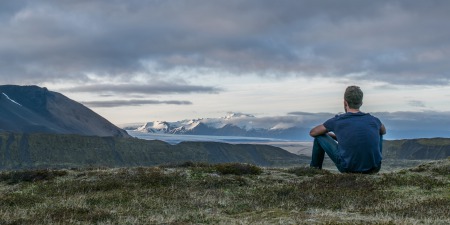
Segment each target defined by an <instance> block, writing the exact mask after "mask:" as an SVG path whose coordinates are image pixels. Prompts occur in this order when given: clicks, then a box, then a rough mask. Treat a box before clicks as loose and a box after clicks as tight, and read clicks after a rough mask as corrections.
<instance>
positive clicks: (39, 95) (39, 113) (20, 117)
mask: <svg viewBox="0 0 450 225" xmlns="http://www.w3.org/2000/svg"><path fill="white" fill-rule="evenodd" d="M0 131H11V132H18V133H54V134H80V135H95V136H116V137H129V135H128V134H127V132H126V131H124V130H122V129H120V128H118V127H116V126H115V125H113V124H112V123H110V122H109V121H108V120H106V119H105V118H103V117H101V116H100V115H98V114H97V113H95V112H93V111H92V110H90V109H89V108H87V107H85V106H83V105H82V104H80V103H78V102H76V101H73V100H71V99H69V98H67V97H66V96H64V95H62V94H60V93H57V92H53V91H49V90H47V88H41V87H38V86H17V85H1V86H0Z"/></svg>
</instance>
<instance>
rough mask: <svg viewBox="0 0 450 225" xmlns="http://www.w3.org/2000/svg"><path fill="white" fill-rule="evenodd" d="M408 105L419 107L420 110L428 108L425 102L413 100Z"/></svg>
mask: <svg viewBox="0 0 450 225" xmlns="http://www.w3.org/2000/svg"><path fill="white" fill-rule="evenodd" d="M408 104H409V105H410V106H414V107H419V108H425V107H426V105H425V103H424V102H422V101H418V100H411V101H409V102H408Z"/></svg>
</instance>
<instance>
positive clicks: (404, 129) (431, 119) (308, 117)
mask: <svg viewBox="0 0 450 225" xmlns="http://www.w3.org/2000/svg"><path fill="white" fill-rule="evenodd" d="M370 114H372V115H374V116H376V117H378V118H379V119H380V120H381V122H382V123H383V124H384V125H385V126H386V128H387V135H386V136H385V137H386V138H387V139H405V138H431V137H450V127H449V126H445V124H450V112H446V111H444V112H439V111H422V112H411V111H405V112H373V113H370ZM289 115H290V117H297V116H298V117H301V119H297V120H294V119H292V120H291V122H292V123H294V122H295V121H297V122H296V125H295V126H298V127H308V128H312V127H314V126H316V125H319V124H322V123H324V122H325V121H326V120H328V119H330V118H332V117H333V116H334V114H331V113H305V112H292V113H289Z"/></svg>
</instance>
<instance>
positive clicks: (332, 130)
mask: <svg viewBox="0 0 450 225" xmlns="http://www.w3.org/2000/svg"><path fill="white" fill-rule="evenodd" d="M362 100H363V92H362V91H361V89H360V88H359V87H357V86H349V87H347V89H346V90H345V94H344V108H345V113H344V114H340V115H336V116H335V117H333V118H331V119H329V120H327V121H325V123H323V124H321V125H318V126H316V127H314V128H313V129H312V130H311V131H310V132H309V134H310V135H311V137H314V145H313V149H312V159H311V167H315V168H318V169H322V163H323V159H324V157H325V152H326V153H327V155H328V156H329V157H330V158H331V160H332V161H333V162H334V164H336V167H337V168H338V170H339V171H340V172H343V173H346V172H350V173H377V172H378V171H380V168H381V158H382V156H381V153H382V142H383V135H384V134H386V128H385V127H384V125H383V124H382V123H381V121H380V120H379V119H378V118H376V117H374V116H372V115H370V114H368V113H363V112H361V111H359V108H360V107H361V105H362Z"/></svg>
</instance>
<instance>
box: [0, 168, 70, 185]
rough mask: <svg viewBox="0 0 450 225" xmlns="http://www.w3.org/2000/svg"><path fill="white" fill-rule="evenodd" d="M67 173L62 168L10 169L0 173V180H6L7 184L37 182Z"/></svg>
mask: <svg viewBox="0 0 450 225" xmlns="http://www.w3.org/2000/svg"><path fill="white" fill-rule="evenodd" d="M65 175H67V171H64V170H23V171H12V172H7V173H2V174H0V181H6V182H7V183H8V184H16V183H20V182H37V181H43V180H52V179H54V178H56V177H60V176H65Z"/></svg>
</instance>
